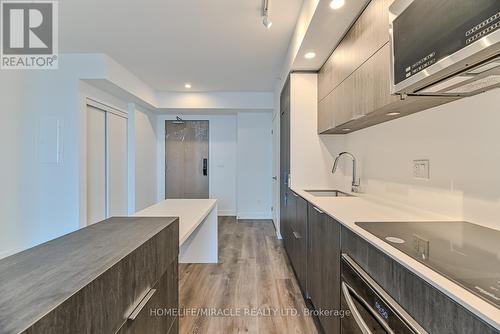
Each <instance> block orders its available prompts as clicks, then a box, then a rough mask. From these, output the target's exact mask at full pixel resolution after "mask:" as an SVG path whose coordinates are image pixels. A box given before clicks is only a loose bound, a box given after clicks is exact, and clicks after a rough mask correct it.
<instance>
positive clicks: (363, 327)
mask: <svg viewBox="0 0 500 334" xmlns="http://www.w3.org/2000/svg"><path fill="white" fill-rule="evenodd" d="M342 294H343V295H344V298H345V300H346V302H347V306H348V307H349V309H350V310H351V314H352V317H353V318H354V321H356V324H357V325H358V327H359V329H360V330H361V332H362V333H363V334H373V333H372V331H371V330H370V328H369V327H368V325H367V324H366V322H365V321H364V320H363V318H362V317H361V314H360V313H359V311H358V309H357V307H356V305H354V301H353V300H352V297H351V293H350V291H349V288H348V287H347V284H345V283H344V282H342Z"/></svg>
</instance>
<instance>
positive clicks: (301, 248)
mask: <svg viewBox="0 0 500 334" xmlns="http://www.w3.org/2000/svg"><path fill="white" fill-rule="evenodd" d="M295 196H296V197H295V219H294V220H293V225H292V226H293V236H294V254H293V255H294V259H293V265H294V269H295V274H296V275H297V280H298V281H299V285H300V289H301V290H302V294H303V295H305V296H307V202H306V201H305V200H304V199H303V198H301V197H298V196H297V195H295Z"/></svg>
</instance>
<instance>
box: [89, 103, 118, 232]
mask: <svg viewBox="0 0 500 334" xmlns="http://www.w3.org/2000/svg"><path fill="white" fill-rule="evenodd" d="M127 164H128V153H127V115H126V114H124V113H122V112H119V111H116V110H113V109H112V108H109V107H107V106H104V105H102V106H101V105H100V104H99V103H97V102H91V104H89V105H88V106H87V225H91V224H94V223H97V222H100V221H103V220H104V219H106V218H109V217H113V216H127V215H128V168H127Z"/></svg>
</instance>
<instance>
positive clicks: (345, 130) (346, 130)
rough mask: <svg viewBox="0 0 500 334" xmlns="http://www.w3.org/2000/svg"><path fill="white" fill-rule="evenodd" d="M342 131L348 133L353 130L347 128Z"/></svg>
mask: <svg viewBox="0 0 500 334" xmlns="http://www.w3.org/2000/svg"><path fill="white" fill-rule="evenodd" d="M342 131H344V132H348V131H351V129H349V128H345V129H342Z"/></svg>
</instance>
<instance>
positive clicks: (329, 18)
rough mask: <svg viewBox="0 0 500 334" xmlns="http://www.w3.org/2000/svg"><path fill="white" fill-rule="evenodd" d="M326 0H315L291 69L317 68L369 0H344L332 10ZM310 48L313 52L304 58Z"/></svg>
mask: <svg viewBox="0 0 500 334" xmlns="http://www.w3.org/2000/svg"><path fill="white" fill-rule="evenodd" d="M329 3H330V2H329V1H320V2H319V4H318V7H317V9H316V11H315V13H314V16H313V18H312V20H311V23H310V24H309V27H308V29H307V32H306V35H305V36H304V39H303V41H302V44H301V46H300V50H299V52H298V54H297V57H296V58H295V61H294V63H293V65H292V69H293V70H294V71H301V70H308V71H309V70H318V69H319V68H321V66H322V65H323V64H324V63H325V61H326V60H327V59H328V57H329V56H330V54H331V53H332V51H333V50H334V49H335V47H336V46H337V45H338V43H339V42H340V41H341V39H342V38H343V37H344V35H345V33H346V32H347V30H348V29H349V28H350V27H351V25H352V23H353V22H354V21H355V20H356V18H357V17H358V16H359V15H360V14H361V12H362V11H363V9H364V8H365V7H366V5H367V4H368V3H369V0H347V1H346V2H345V5H344V6H343V7H342V8H340V9H336V10H333V9H331V8H330V6H329ZM311 51H313V52H315V53H316V57H315V58H314V59H305V58H304V55H305V54H306V53H307V52H311Z"/></svg>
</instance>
